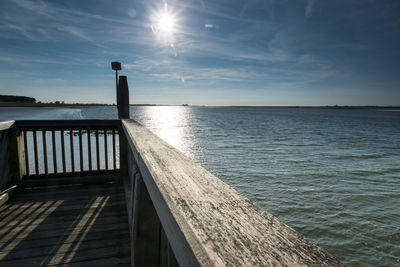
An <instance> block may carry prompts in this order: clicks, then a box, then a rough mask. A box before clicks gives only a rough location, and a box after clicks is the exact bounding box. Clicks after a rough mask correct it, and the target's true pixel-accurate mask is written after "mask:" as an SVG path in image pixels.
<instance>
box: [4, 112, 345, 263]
mask: <svg viewBox="0 0 400 267" xmlns="http://www.w3.org/2000/svg"><path fill="white" fill-rule="evenodd" d="M101 133H103V135H102V134H101ZM64 139H65V140H64ZM50 140H51V142H50ZM84 140H86V143H85V142H84ZM100 140H103V142H100ZM0 145H1V149H0V168H1V169H0V180H1V184H0V186H1V191H2V192H1V199H0V200H1V201H2V202H4V201H5V200H6V199H7V198H9V192H12V190H15V188H16V186H19V185H21V184H22V185H23V186H35V185H41V184H42V183H44V184H46V185H47V184H49V181H54V183H55V184H58V183H60V180H62V179H65V180H66V181H68V182H71V180H72V181H75V182H77V183H80V182H82V181H84V180H85V181H86V182H90V181H98V180H97V179H96V180H91V179H92V178H93V177H94V176H96V177H101V176H102V175H103V176H104V175H105V176H106V177H107V175H106V174H108V175H109V176H110V175H111V176H113V177H114V181H116V180H115V179H116V178H117V181H121V180H120V179H118V178H119V177H120V178H122V181H123V183H124V188H125V197H126V204H127V211H128V218H129V227H130V234H131V235H130V237H131V241H132V244H131V249H132V253H131V254H132V266H135V267H140V266H266V265H267V266H268V265H287V266H298V265H313V266H341V265H342V264H341V263H340V261H339V260H338V259H336V258H335V257H333V256H331V255H330V254H328V253H327V252H325V251H324V250H323V249H321V248H320V247H318V246H317V245H315V244H314V243H312V242H310V241H308V240H307V239H305V238H304V237H303V236H301V235H300V234H299V233H297V232H296V231H294V230H293V229H292V228H290V227H289V226H287V225H286V224H284V223H283V222H281V221H280V220H278V219H277V218H276V217H274V216H272V215H271V214H269V213H268V212H267V211H265V210H264V209H262V208H260V207H258V206H257V205H255V204H254V203H253V202H251V201H250V200H249V199H247V198H246V197H244V196H243V195H241V194H240V193H239V192H237V191H236V190H234V189H233V188H232V187H230V186H229V185H227V184H225V183H224V182H222V181H221V180H220V179H218V178H217V177H215V176H214V175H212V174H211V173H210V172H208V171H207V170H205V169H204V168H202V167H201V166H200V165H198V164H196V163H194V162H193V161H192V160H190V159H188V158H187V157H185V156H184V155H183V154H182V153H180V152H179V151H178V150H176V149H175V148H173V147H171V146H170V145H168V144H167V143H166V142H164V141H162V140H161V139H160V138H158V137H157V136H156V135H154V134H153V133H151V132H150V131H149V130H147V129H146V128H144V127H143V126H142V125H140V124H139V123H137V122H135V121H133V120H129V119H126V120H109V121H104V120H101V121H100V120H82V121H15V122H14V121H8V122H0ZM85 145H86V150H85V149H84V147H85ZM92 145H94V146H95V148H94V149H93V148H92ZM109 145H111V147H110V146H109ZM67 147H69V149H70V150H69V151H70V152H72V153H69V154H68V153H67V152H65V151H66V150H67ZM40 148H42V149H40ZM60 151H61V152H60ZM100 151H103V152H100ZM101 153H103V155H107V156H106V157H104V160H103V157H100V156H99V155H100V154H101ZM84 155H87V156H86V158H85V157H84ZM118 155H120V156H119V157H118ZM31 158H32V159H33V161H30V160H29V159H31ZM118 158H119V160H118ZM86 159H87V161H86ZM108 159H110V161H108ZM102 161H103V162H104V164H103V165H102V164H100V162H102ZM40 162H41V164H40ZM64 162H65V163H64ZM68 162H69V164H68ZM85 163H86V164H85ZM119 164H120V168H118V166H119ZM46 165H47V166H46ZM68 166H69V167H68ZM109 176H108V177H109ZM21 180H22V183H21ZM100 180H101V181H102V182H105V181H108V180H107V179H104V180H102V179H100ZM26 182H28V183H26ZM61 183H62V181H61ZM50 184H51V183H50ZM0 204H1V203H0Z"/></svg>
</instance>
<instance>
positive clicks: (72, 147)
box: [69, 130, 75, 173]
mask: <svg viewBox="0 0 400 267" xmlns="http://www.w3.org/2000/svg"><path fill="white" fill-rule="evenodd" d="M69 144H70V147H71V171H72V172H73V173H74V172H75V157H74V134H73V131H72V130H69Z"/></svg>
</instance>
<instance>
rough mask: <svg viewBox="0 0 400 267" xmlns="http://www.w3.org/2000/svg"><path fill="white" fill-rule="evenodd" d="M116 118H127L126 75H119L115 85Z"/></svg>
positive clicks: (127, 93)
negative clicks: (116, 85)
mask: <svg viewBox="0 0 400 267" xmlns="http://www.w3.org/2000/svg"><path fill="white" fill-rule="evenodd" d="M117 105H118V106H117V107H118V118H119V119H129V87H128V81H127V79H126V76H119V82H118V87H117Z"/></svg>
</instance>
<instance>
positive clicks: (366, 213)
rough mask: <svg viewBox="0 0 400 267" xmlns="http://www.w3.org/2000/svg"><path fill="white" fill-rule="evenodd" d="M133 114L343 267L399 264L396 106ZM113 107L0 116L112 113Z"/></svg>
mask: <svg viewBox="0 0 400 267" xmlns="http://www.w3.org/2000/svg"><path fill="white" fill-rule="evenodd" d="M132 109H133V110H132V112H131V113H132V115H131V117H133V118H135V119H136V120H138V121H139V122H141V123H142V124H144V125H145V126H146V127H148V128H149V129H150V130H152V131H153V132H154V133H156V134H157V135H159V136H160V137H161V138H163V139H164V140H166V141H167V142H168V143H170V144H171V145H173V146H175V147H176V148H178V149H179V150H181V151H182V152H183V153H184V154H186V155H187V156H188V157H190V158H192V159H193V160H195V161H196V162H198V163H200V164H201V165H203V166H204V167H205V168H206V169H208V170H209V171H211V172H212V173H214V174H215V175H216V176H218V177H220V178H221V179H222V180H224V181H225V182H226V183H228V184H230V185H231V186H233V187H234V188H236V189H237V190H239V191H240V192H241V193H243V194H244V195H246V196H247V197H249V198H250V199H252V200H253V201H255V202H257V203H258V204H259V205H261V206H262V207H264V208H265V209H266V210H268V211H269V212H270V213H272V214H274V215H275V216H277V217H279V218H280V219H281V220H283V221H284V222H286V223H287V224H289V225H290V226H292V227H293V228H295V229H296V230H298V231H299V232H301V233H302V234H304V235H305V236H306V237H308V238H309V239H311V240H313V241H314V242H316V243H318V244H319V245H321V246H323V247H324V248H325V249H327V250H328V251H329V252H331V253H332V254H334V255H336V256H338V257H339V258H340V259H342V261H343V262H344V263H347V264H349V265H352V266H366V265H370V266H376V265H380V266H393V265H400V111H395V110H392V111H383V110H378V109H371V110H334V109H332V110H328V109H302V108H296V109H283V108H282V109H277V108H227V107H224V108H221V107H133V108H132ZM116 116H117V115H116V110H115V108H113V107H89V108H77V109H72V108H0V119H92V118H108V119H110V118H116Z"/></svg>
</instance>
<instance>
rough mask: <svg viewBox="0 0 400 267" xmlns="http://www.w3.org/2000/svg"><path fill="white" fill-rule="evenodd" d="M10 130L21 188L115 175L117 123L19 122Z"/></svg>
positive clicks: (118, 123) (110, 121) (116, 121)
mask: <svg viewBox="0 0 400 267" xmlns="http://www.w3.org/2000/svg"><path fill="white" fill-rule="evenodd" d="M13 128H14V131H15V135H17V137H18V140H17V142H18V144H19V149H20V152H21V153H22V155H21V153H19V158H20V159H23V162H20V165H22V166H21V167H22V168H23V173H22V174H21V178H23V179H22V180H23V183H24V186H28V185H32V186H33V185H41V184H43V183H45V184H49V183H50V184H51V183H60V182H61V179H68V180H71V179H75V180H76V178H75V177H86V178H88V177H90V176H96V177H98V176H100V175H103V176H107V175H108V176H109V175H114V176H115V174H117V175H119V129H120V121H119V120H73V121H72V120H43V121H28V120H20V121H16V122H14V123H13ZM48 178H58V179H57V180H56V179H53V180H49V179H48Z"/></svg>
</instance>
